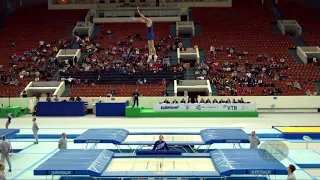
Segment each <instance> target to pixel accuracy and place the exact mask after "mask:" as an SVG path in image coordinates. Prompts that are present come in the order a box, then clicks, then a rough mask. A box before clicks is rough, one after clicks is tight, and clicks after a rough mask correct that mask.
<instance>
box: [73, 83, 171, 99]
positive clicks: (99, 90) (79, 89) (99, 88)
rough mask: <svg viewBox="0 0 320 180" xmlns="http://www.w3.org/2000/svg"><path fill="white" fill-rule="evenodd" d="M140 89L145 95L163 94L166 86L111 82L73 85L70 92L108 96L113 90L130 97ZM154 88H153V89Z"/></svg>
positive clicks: (76, 94) (77, 94)
mask: <svg viewBox="0 0 320 180" xmlns="http://www.w3.org/2000/svg"><path fill="white" fill-rule="evenodd" d="M136 89H138V91H139V92H140V93H141V94H142V95H143V96H162V95H163V92H164V91H165V89H166V88H165V86H163V85H162V84H160V83H157V84H147V85H127V84H126V85H124V84H123V85H121V84H109V85H101V84H98V85H94V86H92V85H86V84H80V85H73V87H72V91H71V93H70V94H69V96H71V97H77V96H81V97H99V96H103V97H106V96H107V95H108V93H109V92H110V91H111V90H114V91H115V92H116V94H115V96H118V97H119V96H123V97H130V96H131V95H132V93H133V92H134V91H135V90H136ZM151 89H152V90H151Z"/></svg>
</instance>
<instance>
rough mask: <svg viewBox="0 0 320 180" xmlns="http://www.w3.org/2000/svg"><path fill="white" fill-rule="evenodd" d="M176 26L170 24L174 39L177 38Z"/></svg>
mask: <svg viewBox="0 0 320 180" xmlns="http://www.w3.org/2000/svg"><path fill="white" fill-rule="evenodd" d="M176 27H177V26H176V24H170V35H171V36H172V37H174V36H176Z"/></svg>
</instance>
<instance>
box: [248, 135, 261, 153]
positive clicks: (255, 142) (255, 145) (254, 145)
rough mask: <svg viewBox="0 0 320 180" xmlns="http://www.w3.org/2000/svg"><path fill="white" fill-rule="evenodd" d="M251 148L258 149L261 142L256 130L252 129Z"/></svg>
mask: <svg viewBox="0 0 320 180" xmlns="http://www.w3.org/2000/svg"><path fill="white" fill-rule="evenodd" d="M249 141H250V149H257V148H258V145H259V144H260V139H259V137H258V136H256V132H255V131H252V133H251V136H250V137H249Z"/></svg>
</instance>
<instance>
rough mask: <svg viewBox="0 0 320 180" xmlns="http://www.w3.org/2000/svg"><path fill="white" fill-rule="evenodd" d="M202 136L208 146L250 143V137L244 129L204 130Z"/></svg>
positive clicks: (201, 132)
mask: <svg viewBox="0 0 320 180" xmlns="http://www.w3.org/2000/svg"><path fill="white" fill-rule="evenodd" d="M200 136H201V138H202V140H203V141H204V142H205V143H206V144H213V143H249V139H248V138H249V136H248V134H247V133H245V132H244V131H243V130H242V129H204V130H201V131H200Z"/></svg>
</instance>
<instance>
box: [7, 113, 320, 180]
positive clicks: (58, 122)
mask: <svg viewBox="0 0 320 180" xmlns="http://www.w3.org/2000/svg"><path fill="white" fill-rule="evenodd" d="M31 119H32V116H29V115H28V116H24V117H20V118H15V119H13V120H12V124H11V126H10V128H17V129H20V133H23V134H31V133H32V132H31V126H32V121H31ZM5 121H6V119H1V123H2V124H3V126H4V124H5ZM37 121H38V124H39V127H40V131H39V134H60V133H62V132H66V133H67V135H68V134H80V133H82V132H84V131H86V130H87V129H90V128H115V127H117V128H124V129H127V130H129V131H130V132H131V131H132V132H135V131H136V132H152V131H154V132H156V131H158V132H159V131H162V132H166V131H171V132H172V131H177V132H179V131H180V132H198V131H200V130H202V129H205V128H212V127H242V128H248V129H261V128H271V127H272V126H319V125H320V114H319V113H318V114H317V113H314V114H309V113H308V114H307V113H303V114H300V113H299V114H298V113H296V114H295V113H293V114H264V113H261V114H260V115H259V117H258V118H107V117H106V118H101V117H95V116H93V115H88V116H85V117H76V118H75V117H38V118H37ZM132 138H133V139H130V141H139V139H135V138H134V136H133V137H132ZM147 138H148V139H153V138H154V137H147ZM170 138H171V137H168V139H170ZM261 140H262V141H266V140H269V139H261ZM278 140H280V141H283V142H284V143H285V144H286V145H287V146H288V147H289V156H288V158H285V159H284V160H282V161H281V162H282V163H283V164H284V165H286V166H287V165H288V164H291V163H292V159H295V160H298V161H311V162H312V161H318V160H320V159H314V158H310V157H312V156H311V154H310V153H311V152H310V150H314V151H316V153H320V141H313V142H312V143H310V144H309V150H305V149H306V144H305V143H304V142H303V141H298V140H295V141H285V140H283V139H278ZM33 141H34V140H33V139H12V140H11V144H12V147H13V149H23V150H22V151H20V152H19V153H16V154H12V156H11V163H12V167H13V168H12V172H10V173H9V172H8V173H7V179H44V177H38V176H33V170H34V169H35V168H36V167H37V166H38V165H40V164H41V163H42V162H44V161H45V160H46V159H47V158H49V157H50V156H52V155H53V154H54V153H55V152H57V151H58V148H57V142H58V139H40V140H39V144H38V145H34V144H33ZM72 141H73V140H72V139H68V148H69V149H79V148H84V145H82V144H73V142H72ZM93 146H94V145H93V144H90V145H89V146H88V148H93ZM109 146H110V145H104V144H99V145H98V146H97V147H96V148H98V149H103V148H109ZM111 146H112V145H111ZM211 148H232V146H231V145H229V144H223V145H222V144H216V145H213V147H211ZM242 148H243V147H242ZM119 163H120V164H119ZM130 163H131V164H132V166H136V168H137V169H139V167H138V166H140V165H139V164H141V166H145V163H136V162H130ZM170 164H171V162H170ZM119 166H121V162H114V166H113V168H114V169H118V168H119ZM150 168H151V169H153V168H157V167H156V166H150ZM184 168H191V167H184ZM207 168H212V167H207ZM295 174H296V176H297V179H299V180H307V179H320V169H300V168H299V169H297V171H296V173H295ZM51 178H52V177H48V179H51ZM53 179H59V177H58V176H56V177H53ZM271 179H286V177H285V176H277V177H272V176H271Z"/></svg>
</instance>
